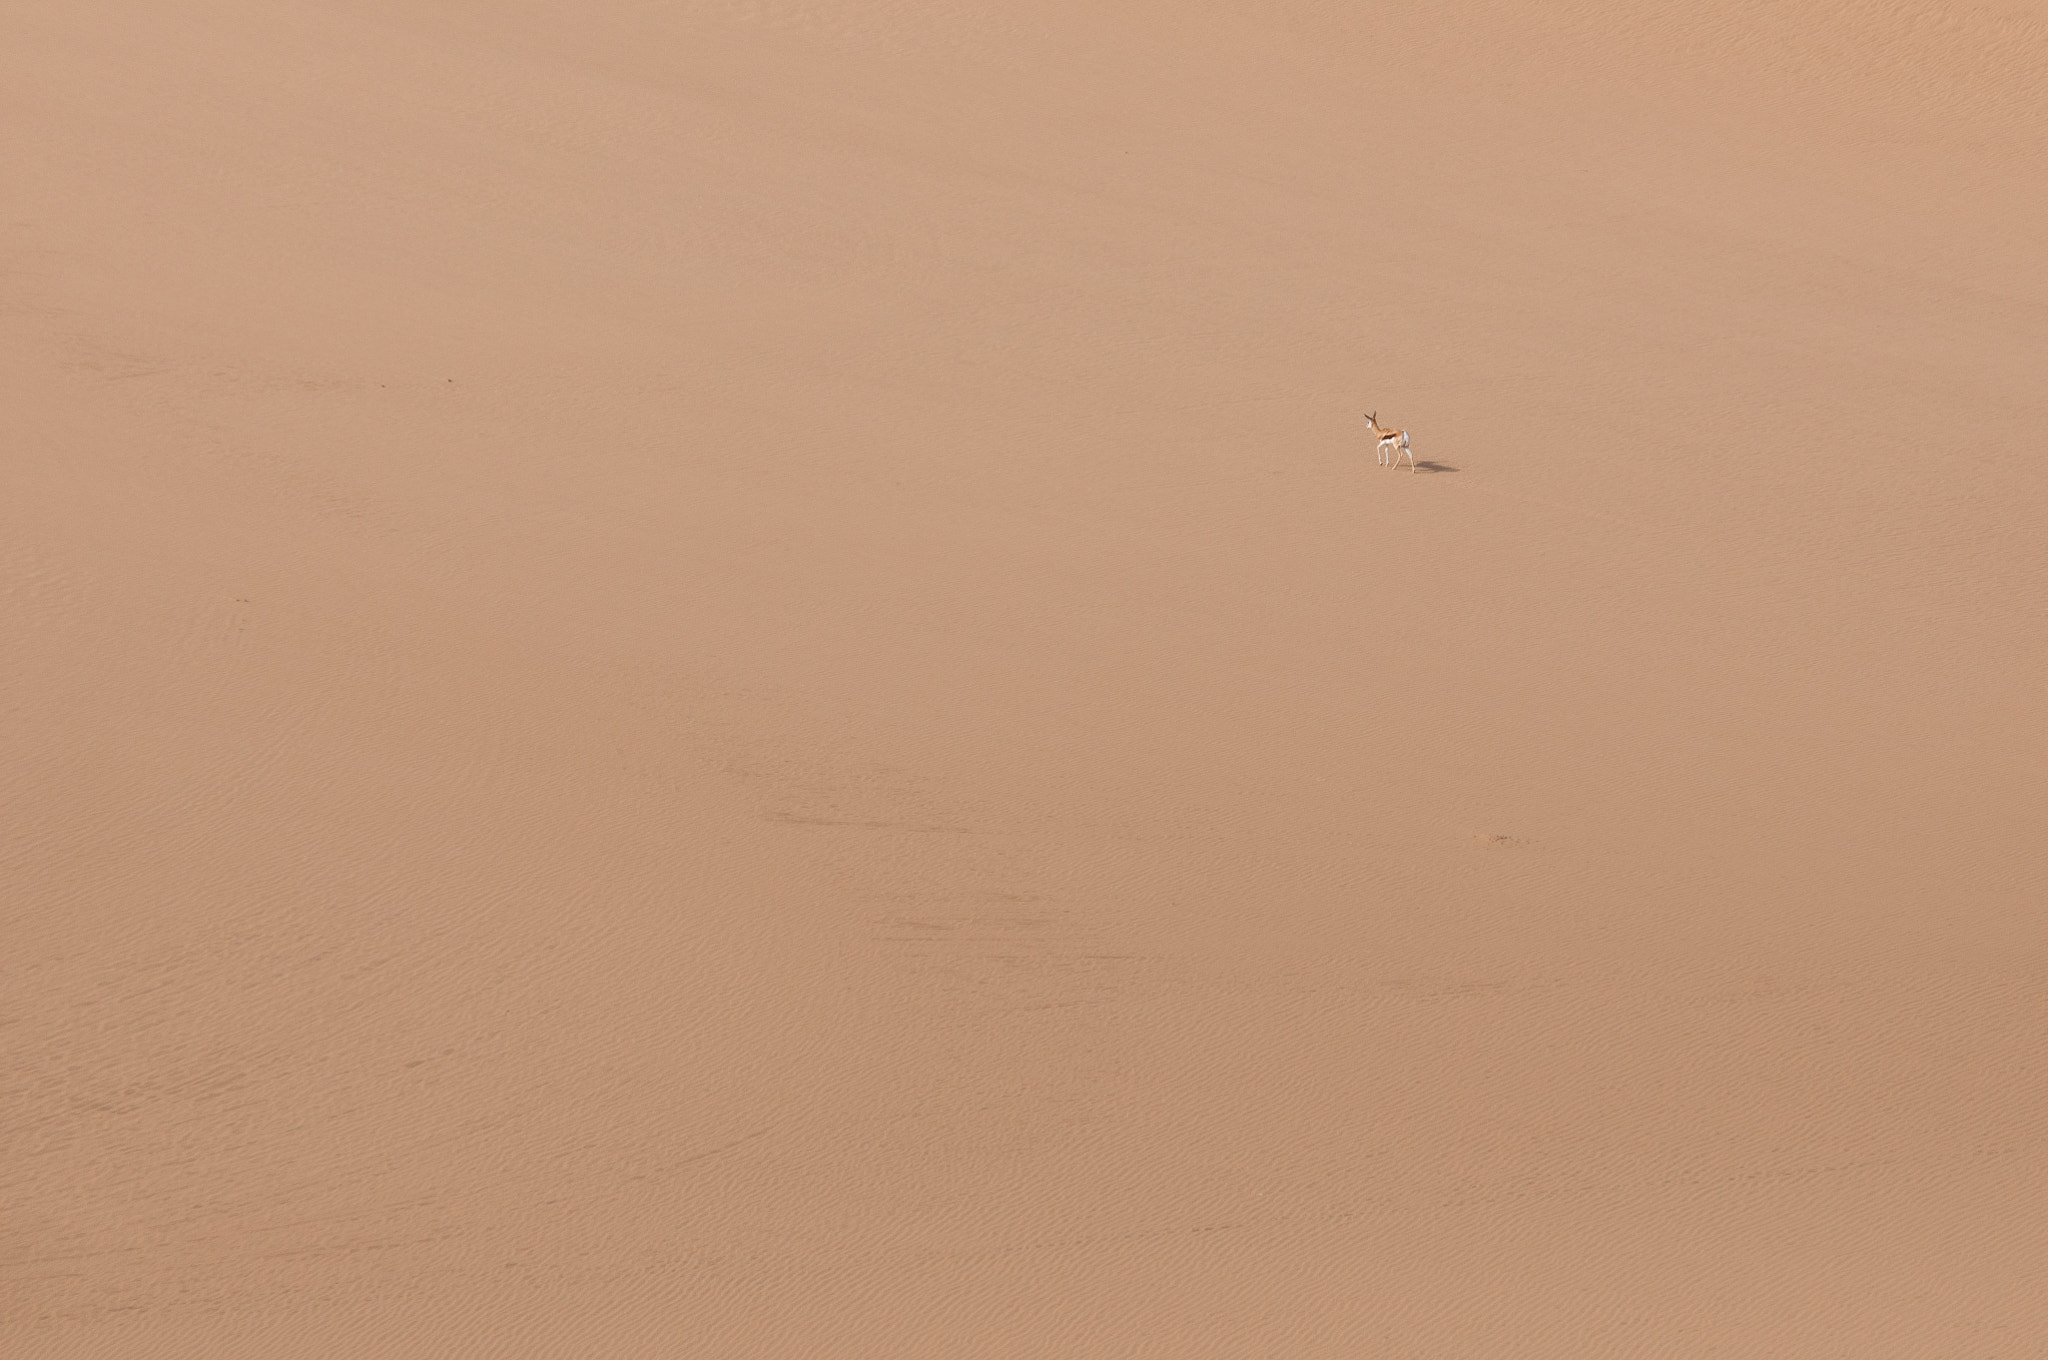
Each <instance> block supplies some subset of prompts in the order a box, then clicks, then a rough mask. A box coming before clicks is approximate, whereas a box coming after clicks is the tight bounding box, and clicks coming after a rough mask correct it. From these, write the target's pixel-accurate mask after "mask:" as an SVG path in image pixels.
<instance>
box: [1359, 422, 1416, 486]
mask: <svg viewBox="0 0 2048 1360" xmlns="http://www.w3.org/2000/svg"><path fill="white" fill-rule="evenodd" d="M1365 423H1366V424H1368V425H1370V426H1372V432H1373V433H1374V434H1376V435H1378V436H1379V440H1380V458H1379V461H1380V466H1381V467H1399V466H1401V455H1402V454H1404V453H1405V454H1407V455H1408V470H1409V471H1410V472H1420V471H1422V469H1421V468H1419V467H1416V466H1415V450H1413V449H1411V448H1409V447H1408V432H1407V431H1406V430H1389V429H1387V428H1385V427H1384V426H1382V425H1381V424H1380V413H1379V412H1378V411H1374V412H1373V413H1372V414H1371V415H1369V416H1367V417H1366V418H1365Z"/></svg>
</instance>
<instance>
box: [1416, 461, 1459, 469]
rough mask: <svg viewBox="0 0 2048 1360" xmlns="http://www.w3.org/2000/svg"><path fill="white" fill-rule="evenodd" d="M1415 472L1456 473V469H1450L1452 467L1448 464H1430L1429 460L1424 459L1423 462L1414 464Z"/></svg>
mask: <svg viewBox="0 0 2048 1360" xmlns="http://www.w3.org/2000/svg"><path fill="white" fill-rule="evenodd" d="M1415 470H1416V471H1417V472H1456V471H1457V469H1456V468H1454V467H1452V466H1451V465H1450V464H1449V463H1432V462H1430V461H1429V460H1428V459H1427V458H1425V459H1423V460H1422V461H1421V462H1419V463H1417V464H1415Z"/></svg>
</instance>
